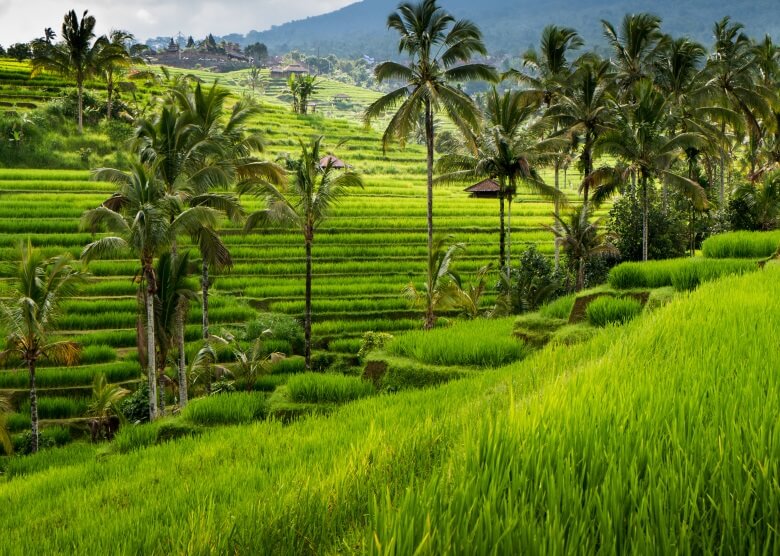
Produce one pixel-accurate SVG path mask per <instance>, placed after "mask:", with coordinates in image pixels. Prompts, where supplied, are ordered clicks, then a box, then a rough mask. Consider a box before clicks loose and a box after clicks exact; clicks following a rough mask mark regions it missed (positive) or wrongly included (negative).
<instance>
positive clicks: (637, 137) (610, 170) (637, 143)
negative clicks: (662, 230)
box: [591, 80, 708, 261]
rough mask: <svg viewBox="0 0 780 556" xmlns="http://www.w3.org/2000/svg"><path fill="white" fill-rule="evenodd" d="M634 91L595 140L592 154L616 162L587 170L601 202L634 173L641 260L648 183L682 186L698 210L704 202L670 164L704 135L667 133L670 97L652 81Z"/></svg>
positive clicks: (696, 188) (698, 143)
mask: <svg viewBox="0 0 780 556" xmlns="http://www.w3.org/2000/svg"><path fill="white" fill-rule="evenodd" d="M632 95H633V96H634V98H635V99H636V103H635V104H629V105H625V106H621V107H619V109H618V110H617V111H616V116H615V120H614V122H613V124H612V126H613V127H612V128H610V129H609V130H608V131H606V132H604V133H603V134H602V135H601V137H599V139H598V140H597V141H596V143H595V145H594V153H595V154H597V155H603V154H606V155H610V156H612V157H615V158H616V159H618V164H617V165H615V166H613V167H604V168H601V169H599V170H596V171H595V172H594V174H593V175H592V176H591V184H592V185H597V190H596V193H595V195H594V201H595V202H596V203H599V202H600V201H602V200H603V199H604V198H606V197H607V196H609V195H611V194H613V193H615V192H616V191H618V190H619V188H620V187H622V186H623V184H624V183H625V182H626V180H627V179H628V177H629V176H630V175H632V174H634V175H638V177H639V186H640V190H641V199H642V260H643V261H646V260H647V253H648V220H647V219H648V189H649V188H650V187H652V186H653V183H654V181H655V180H656V179H661V180H664V181H665V182H666V183H667V184H668V185H670V186H672V187H674V188H675V189H677V190H679V191H681V192H682V193H683V194H684V195H685V196H686V197H688V198H689V199H690V200H691V202H692V203H693V204H694V206H695V207H696V208H698V209H700V210H703V209H704V208H705V207H706V206H707V204H708V203H707V196H706V193H705V191H704V189H703V188H702V187H701V185H699V184H698V183H697V182H695V181H693V180H691V179H689V178H687V177H684V176H681V175H680V174H678V173H675V172H674V169H673V166H674V163H675V162H676V161H677V160H678V158H679V157H680V156H681V154H682V153H683V151H684V150H685V149H686V148H689V147H698V146H702V145H703V144H704V143H705V138H704V137H703V136H702V135H701V134H698V133H693V132H688V133H680V134H677V135H675V136H674V137H669V106H668V101H667V99H666V98H665V97H664V96H663V94H661V93H660V92H659V91H658V90H656V89H655V88H654V87H653V83H652V82H651V81H649V80H642V81H639V82H637V83H636V84H635V85H634V88H633V91H632Z"/></svg>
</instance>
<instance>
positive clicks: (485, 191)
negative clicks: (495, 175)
mask: <svg viewBox="0 0 780 556" xmlns="http://www.w3.org/2000/svg"><path fill="white" fill-rule="evenodd" d="M464 191H466V192H467V193H470V194H471V195H470V196H471V197H475V198H477V199H498V194H499V193H500V192H501V186H500V185H499V184H497V183H496V182H494V181H493V180H491V179H487V180H482V181H481V182H479V183H475V184H474V185H472V186H471V187H467V188H466V189H464Z"/></svg>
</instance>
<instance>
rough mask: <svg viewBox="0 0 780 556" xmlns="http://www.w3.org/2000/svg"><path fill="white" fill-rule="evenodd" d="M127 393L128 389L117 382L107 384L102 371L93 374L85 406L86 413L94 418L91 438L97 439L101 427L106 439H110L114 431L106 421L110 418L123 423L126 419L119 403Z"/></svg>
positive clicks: (128, 392)
mask: <svg viewBox="0 0 780 556" xmlns="http://www.w3.org/2000/svg"><path fill="white" fill-rule="evenodd" d="M129 394H130V391H129V390H127V389H125V388H122V387H121V386H119V385H117V384H109V382H108V380H106V375H104V374H103V373H101V374H99V375H96V376H95V380H94V381H93V384H92V400H91V401H90V402H89V406H87V415H88V416H89V417H92V418H93V419H94V425H95V426H94V428H93V440H96V439H97V436H98V434H99V433H100V431H101V429H102V430H105V432H106V437H107V438H106V439H107V440H111V437H112V436H113V432H114V431H113V430H112V428H111V427H109V426H108V423H109V422H110V421H111V420H112V419H118V420H119V421H120V422H123V423H124V422H125V421H126V419H125V417H124V414H123V413H122V410H121V409H120V408H119V403H120V402H121V401H122V400H123V399H124V398H125V397H127V396H128V395H129Z"/></svg>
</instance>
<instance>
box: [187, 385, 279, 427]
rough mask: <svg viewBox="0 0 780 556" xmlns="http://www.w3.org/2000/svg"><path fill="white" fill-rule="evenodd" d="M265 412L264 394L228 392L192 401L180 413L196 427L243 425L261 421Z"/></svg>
mask: <svg viewBox="0 0 780 556" xmlns="http://www.w3.org/2000/svg"><path fill="white" fill-rule="evenodd" d="M266 411H267V404H266V398H265V395H264V394H262V393H258V392H230V393H227V394H219V395H214V396H208V397H205V398H200V399H197V400H193V401H192V402H191V403H189V404H187V407H185V408H184V411H182V417H183V418H184V419H185V420H187V421H189V422H191V423H194V424H196V425H205V426H215V425H242V424H244V425H245V424H248V423H251V422H252V421H255V420H258V419H262V418H263V417H264V416H265V414H266Z"/></svg>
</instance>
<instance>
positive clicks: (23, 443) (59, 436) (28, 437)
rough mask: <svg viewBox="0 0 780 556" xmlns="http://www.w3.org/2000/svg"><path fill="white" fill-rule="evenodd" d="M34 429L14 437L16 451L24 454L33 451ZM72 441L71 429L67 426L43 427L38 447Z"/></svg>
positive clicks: (60, 444) (17, 453)
mask: <svg viewBox="0 0 780 556" xmlns="http://www.w3.org/2000/svg"><path fill="white" fill-rule="evenodd" d="M32 438H33V437H32V431H25V432H23V433H22V434H20V435H17V436H16V437H14V438H13V445H14V453H15V454H16V455H19V456H24V455H27V454H30V453H32ZM70 441H71V436H70V430H68V429H67V428H66V427H47V428H45V429H41V431H40V433H39V436H38V449H43V448H53V447H55V446H64V445H65V444H68V443H69V442H70Z"/></svg>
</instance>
